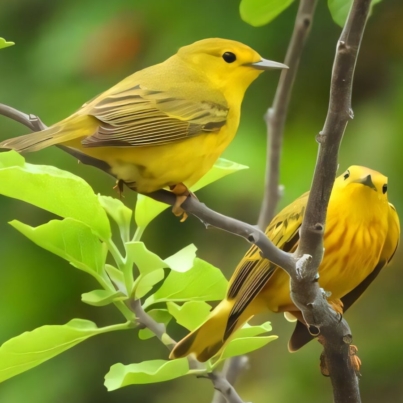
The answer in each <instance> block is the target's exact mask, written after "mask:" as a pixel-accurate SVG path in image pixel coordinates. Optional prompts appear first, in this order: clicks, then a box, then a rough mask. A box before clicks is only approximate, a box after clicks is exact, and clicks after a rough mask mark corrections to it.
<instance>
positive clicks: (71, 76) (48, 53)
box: [0, 0, 403, 403]
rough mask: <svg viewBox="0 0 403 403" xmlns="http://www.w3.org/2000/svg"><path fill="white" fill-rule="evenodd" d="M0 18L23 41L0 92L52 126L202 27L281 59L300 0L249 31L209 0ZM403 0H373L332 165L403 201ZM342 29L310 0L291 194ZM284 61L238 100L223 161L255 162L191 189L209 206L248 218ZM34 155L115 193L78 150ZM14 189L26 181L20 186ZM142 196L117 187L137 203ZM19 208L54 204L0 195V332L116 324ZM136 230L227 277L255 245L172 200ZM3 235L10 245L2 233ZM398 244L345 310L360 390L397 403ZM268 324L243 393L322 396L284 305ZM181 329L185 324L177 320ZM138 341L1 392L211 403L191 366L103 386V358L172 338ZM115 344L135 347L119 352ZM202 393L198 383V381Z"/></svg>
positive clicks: (57, 7)
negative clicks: (182, 216)
mask: <svg viewBox="0 0 403 403" xmlns="http://www.w3.org/2000/svg"><path fill="white" fill-rule="evenodd" d="M1 8H2V10H1V11H2V12H1V14H0V27H1V32H0V34H1V35H2V36H3V37H5V38H9V39H12V40H13V41H15V42H16V43H17V45H18V46H13V47H10V48H7V49H5V50H2V51H1V53H0V77H1V86H0V95H1V98H0V100H1V102H4V103H6V104H10V105H12V106H15V107H17V108H18V109H21V110H23V111H25V112H28V113H35V114H38V115H39V116H40V117H41V118H42V119H43V120H44V121H45V122H46V123H48V124H49V123H53V122H55V121H57V120H58V119H61V118H63V117H65V116H66V115H67V114H69V113H71V112H72V111H74V110H75V109H76V108H77V107H78V106H79V105H80V104H82V103H84V102H85V101H87V100H88V99H90V98H92V97H93V96H94V95H96V94H97V93H99V92H101V91H103V90H105V89H106V88H108V87H109V86H111V85H113V84H114V83H115V82H117V81H118V80H120V79H121V78H122V77H124V76H126V75H128V74H130V73H131V72H133V71H134V70H137V69H140V68H142V67H145V66H147V65H150V64H153V63H157V62H158V61H160V60H163V59H164V58H166V57H168V56H169V55H171V54H172V53H173V52H175V50H176V49H177V48H178V47H180V46H182V45H185V44H188V43H190V42H192V41H194V40H197V39H202V38H205V37H213V36H220V37H227V38H231V39H236V40H240V41H242V42H245V43H247V44H249V45H251V46H253V47H254V48H255V49H257V50H258V51H259V52H260V53H261V54H262V55H263V56H265V57H268V58H270V59H273V60H278V61H281V60H282V58H283V55H284V53H285V49H286V46H287V43H288V39H289V36H290V34H291V30H292V25H293V19H294V16H295V12H296V9H297V2H293V3H292V4H291V5H290V6H289V8H287V10H285V11H284V13H282V14H281V15H280V16H279V17H278V18H277V19H275V20H274V21H273V22H272V23H271V24H269V25H268V26H265V27H262V28H259V29H256V28H253V27H250V26H248V25H247V24H245V23H244V22H242V20H241V19H240V17H239V10H238V9H237V6H236V4H234V2H232V1H220V2H217V1H215V0H206V1H204V2H184V1H180V0H172V1H170V2H166V1H163V0H152V1H147V2H144V1H141V0H130V1H129V0H117V1H114V2H109V3H108V2H102V3H100V2H97V1H95V0H83V1H82V0H81V1H78V0H71V1H69V2H52V1H50V0H34V1H27V0H17V1H16V0H6V1H4V2H3V3H2V6H1ZM402 18H403V4H402V2H401V1H400V0H388V1H384V2H382V3H380V4H379V5H377V6H376V8H375V9H374V13H373V16H372V17H371V19H370V21H369V22H368V26H367V31H366V35H365V37H364V41H363V45H362V49H361V54H360V57H359V62H358V65H357V69H356V79H355V85H354V93H353V108H354V112H355V116H356V117H355V119H354V121H353V122H351V123H350V124H349V126H348V128H347V132H346V136H345V139H344V142H343V146H342V151H341V157H340V169H341V170H343V169H345V168H346V167H347V166H348V165H351V164H362V165H367V166H370V167H372V168H374V169H377V170H379V171H381V172H382V173H384V174H386V175H387V176H388V177H389V189H390V190H389V197H390V200H391V201H392V202H393V203H394V204H395V205H396V207H397V209H398V211H403V181H402V180H401V175H402V172H403V161H402V158H401V150H402V142H403V139H402V136H401V134H400V132H401V128H402V125H403V118H402V116H403V114H402V105H403V75H402V73H401V72H402V71H403V28H402V25H401V24H400V21H401V19H402ZM339 33H340V28H339V27H338V26H337V25H336V24H334V22H333V20H332V17H331V15H330V13H329V10H328V7H327V5H326V3H325V2H319V4H318V11H317V14H316V16H315V21H314V25H313V28H312V33H311V37H310V38H309V41H308V44H307V49H306V51H305V53H304V56H303V60H302V62H301V67H300V71H299V74H298V77H297V82H296V88H295V91H294V95H293V98H292V102H291V109H290V116H289V119H288V122H287V125H286V135H285V145H284V152H283V163H282V173H281V175H282V177H281V180H282V183H284V184H285V186H286V194H285V197H284V199H283V201H282V204H283V205H284V204H286V203H289V202H290V201H292V200H293V199H294V198H295V197H297V196H299V195H300V194H301V193H302V192H303V191H305V190H306V189H307V188H308V187H309V183H310V180H311V174H312V169H313V166H314V161H315V155H316V144H315V142H314V135H315V134H316V133H317V132H318V131H319V130H320V129H321V127H322V125H323V121H324V116H325V113H326V108H327V102H328V91H329V78H330V71H331V64H332V60H333V55H334V48H335V43H336V40H337V38H338V36H339ZM277 79H278V75H277V73H266V74H265V75H264V76H262V77H260V78H259V80H258V83H256V84H254V85H253V86H252V87H251V89H250V90H249V91H248V93H247V94H246V97H245V102H244V106H243V114H242V121H241V127H240V130H239V133H238V135H237V137H236V139H235V140H234V142H233V143H232V144H231V146H230V147H229V148H228V150H227V151H226V152H225V155H224V156H225V157H226V158H229V159H231V160H234V161H237V162H239V163H242V164H245V165H248V166H250V169H249V170H248V171H244V172H241V173H238V174H236V175H234V176H233V177H229V178H227V179H223V180H222V181H220V183H217V184H212V185H210V186H208V187H207V188H206V189H205V190H204V189H203V190H201V191H200V192H199V194H198V195H199V198H201V199H202V200H203V201H204V202H206V203H207V204H208V205H209V206H211V207H212V208H215V209H217V210H219V211H222V212H223V213H225V214H229V215H232V216H235V217H238V218H240V219H243V220H246V221H249V222H255V221H256V218H257V216H258V209H259V204H260V200H261V195H262V185H263V172H264V159H265V126H264V122H263V120H262V115H263V113H264V112H265V110H266V108H267V107H268V106H269V104H270V102H271V99H272V97H273V93H274V90H275V86H276V82H277ZM0 119H1V132H0V138H1V139H3V138H8V137H11V136H16V135H19V134H24V133H25V132H26V129H25V128H23V127H21V126H20V125H18V124H16V123H14V122H11V121H8V120H7V119H5V118H0ZM28 160H29V161H30V162H32V163H38V164H48V165H55V166H57V167H59V168H63V169H66V170H68V171H71V172H74V173H75V174H77V175H79V176H82V177H83V178H84V179H85V180H86V181H87V182H89V183H90V184H91V186H92V187H93V188H94V190H95V192H96V193H98V192H100V193H102V194H104V195H113V192H112V189H111V188H112V186H113V182H112V181H111V180H110V178H108V177H106V176H105V175H104V174H103V173H101V172H98V171H96V170H94V169H92V168H90V167H86V166H82V165H77V163H76V161H74V160H73V159H72V158H70V157H69V156H67V155H64V154H63V153H62V152H61V151H60V150H57V149H49V150H45V151H43V152H41V153H37V154H33V155H29V156H28ZM21 185H22V184H21ZM134 200H135V195H133V194H130V193H126V199H125V200H124V202H125V204H126V205H127V206H128V207H130V208H133V205H134ZM16 218H18V219H19V220H21V221H23V222H26V223H28V224H29V225H32V226H37V225H40V224H42V223H43V222H46V221H48V220H50V219H52V218H55V217H54V216H53V215H51V214H49V213H46V212H43V211H39V210H38V209H36V208H34V207H29V206H27V205H26V204H24V203H21V202H16V201H15V200H11V199H8V198H1V199H0V233H1V234H2V235H1V236H2V240H3V242H1V243H0V253H1V270H0V283H1V284H2V293H1V294H0V307H1V319H2V326H1V328H0V329H1V330H0V337H1V341H5V340H7V339H8V338H10V337H12V336H16V335H18V334H20V333H22V332H24V331H25V330H27V329H34V328H36V327H40V326H42V325H44V324H49V323H52V324H54V325H63V324H65V323H67V322H68V321H69V320H70V319H71V318H72V317H80V318H84V319H87V320H91V321H94V322H96V323H97V324H98V326H107V325H108V324H110V323H115V322H116V321H117V318H118V317H119V315H120V314H119V313H118V312H115V310H114V309H113V308H112V307H105V308H103V309H98V308H93V307H91V306H89V305H87V304H82V303H81V302H79V299H80V294H83V293H86V292H88V291H90V290H93V289H94V287H95V286H96V283H95V282H94V281H93V280H91V278H89V277H88V276H85V275H83V274H82V273H80V272H79V271H78V270H71V267H69V265H68V263H67V262H65V261H63V260H61V259H60V258H57V257H55V256H53V255H51V254H49V253H47V252H45V251H42V250H41V249H40V248H37V247H36V246H35V245H33V244H31V243H30V242H29V241H28V240H26V239H24V237H22V236H21V235H20V234H18V232H16V231H15V230H14V229H13V228H11V227H10V226H8V225H7V224H6V222H7V221H11V220H13V219H16ZM143 239H144V241H145V243H146V244H147V245H148V247H149V248H150V249H151V250H153V251H155V252H156V253H157V254H158V255H159V256H162V257H165V256H170V255H172V254H173V253H175V252H176V251H177V250H179V249H181V248H182V247H183V246H185V245H187V244H189V243H190V242H193V243H195V244H196V245H197V247H198V251H199V255H200V256H201V257H202V258H203V259H206V260H207V261H209V262H210V263H212V264H214V265H215V266H217V267H220V268H222V269H223V270H224V271H225V273H226V274H227V275H230V273H231V272H232V271H233V269H234V267H235V264H236V263H237V261H238V260H239V259H240V258H241V256H242V255H243V253H244V252H245V251H246V249H247V247H248V245H245V243H244V242H243V241H242V240H240V239H237V238H234V237H231V236H229V235H227V234H223V233H219V232H218V231H210V230H209V231H204V230H203V227H202V226H201V225H200V224H199V223H198V222H197V221H196V220H195V219H189V220H188V221H186V222H185V223H182V224H181V223H179V222H178V220H177V219H176V218H175V217H173V216H172V214H170V213H168V212H165V213H163V214H161V215H160V216H159V217H158V218H156V219H155V220H154V221H153V222H152V223H151V224H150V226H149V228H148V230H147V231H146V232H145V233H144V238H143ZM6 241H7V242H6ZM401 263H402V253H401V252H399V253H398V254H397V256H396V258H395V260H394V263H393V265H392V266H391V267H389V268H387V269H386V270H385V272H384V273H382V274H381V276H380V278H379V279H377V281H376V282H375V284H374V285H372V286H371V288H370V290H369V291H368V292H367V293H366V294H365V295H364V297H363V298H362V299H361V300H360V302H358V303H357V305H356V306H355V307H354V309H352V310H351V312H349V313H348V315H347V319H348V320H349V323H350V325H351V326H352V329H353V331H354V337H355V343H356V344H357V345H358V347H359V355H360V357H361V358H362V359H363V364H364V367H363V370H362V372H363V378H362V381H361V388H362V394H363V400H364V401H366V402H369V403H371V402H377V401H379V400H381V399H383V400H384V401H394V402H399V399H401V396H402V395H403V389H402V388H403V386H402V384H401V379H402V375H403V364H402V360H401V354H399V351H400V352H401V337H400V334H401V329H402V326H403V320H402V317H401V313H400V307H401V306H402V303H403V297H402V293H401V281H400V278H401V271H400V269H399V268H400V267H401ZM270 320H271V321H272V322H273V327H274V330H275V333H276V334H279V335H280V339H279V340H277V341H276V342H274V343H272V344H270V345H269V346H268V347H266V348H265V349H264V350H261V351H259V352H258V353H256V354H252V355H251V369H250V371H249V372H248V373H246V375H245V376H244V378H243V379H242V381H241V382H240V385H239V388H238V389H239V391H240V393H241V394H242V395H244V396H247V398H248V400H251V401H266V400H267V399H268V397H270V399H271V400H272V401H279V402H280V401H293V400H295V399H297V398H298V400H301V401H310V402H313V403H315V402H318V403H319V402H323V401H324V400H325V398H324V396H326V397H327V396H330V390H329V389H330V385H329V382H328V380H327V379H324V378H321V377H319V375H318V367H317V362H318V357H319V353H320V346H318V345H317V343H310V345H308V346H306V347H304V349H303V350H302V351H301V352H298V353H297V354H293V355H290V354H288V353H287V351H286V340H287V336H288V335H289V334H290V332H291V329H292V327H291V326H290V325H289V324H288V323H286V322H285V321H284V320H283V318H282V317H280V315H278V316H276V315H271V316H270ZM177 332H178V333H177V334H175V335H174V336H175V337H177V338H178V337H180V336H181V335H183V334H184V332H180V333H179V330H177ZM139 343H140V341H137V340H136V338H135V337H133V334H132V332H130V331H128V332H113V333H110V334H104V335H100V336H98V337H97V338H94V339H93V340H91V341H87V342H84V343H83V344H80V345H78V346H77V347H75V348H74V349H72V350H70V351H68V352H66V353H64V354H62V355H60V356H59V357H57V358H54V359H53V360H51V361H49V362H47V363H45V364H43V365H41V366H40V367H38V368H36V369H35V370H33V371H28V372H26V373H25V374H23V375H20V376H18V377H16V378H14V379H11V380H9V381H7V382H5V383H3V384H2V385H1V387H0V399H1V400H2V401H6V402H10V403H17V402H18V403H20V402H24V401H29V402H33V403H36V402H41V403H47V402H52V403H53V402H58V401H61V402H64V401H75V402H93V401H97V402H108V403H109V402H120V403H125V402H132V401H137V400H138V401H141V402H145V403H147V402H166V401H170V400H172V401H178V402H181V401H189V399H191V400H192V401H193V402H195V403H198V402H206V401H208V399H209V397H210V396H211V395H212V390H211V388H209V387H207V386H206V385H205V384H203V382H204V381H202V380H197V379H193V378H191V377H187V378H186V379H183V380H182V379H178V380H175V381H171V382H170V384H169V387H168V386H167V385H168V384H163V383H161V384H158V385H156V386H154V387H153V388H152V391H150V387H149V385H145V386H144V387H142V386H138V387H135V388H133V387H130V388H124V389H122V390H119V391H116V392H113V393H107V392H106V390H105V388H104V387H103V386H102V383H101V382H99V380H100V379H101V378H102V377H103V375H104V374H105V373H106V372H107V371H108V368H109V366H110V364H111V363H112V362H123V363H125V364H129V363H132V362H139V361H142V360H151V359H160V357H161V356H163V354H166V351H165V348H164V347H163V346H160V343H158V341H156V340H155V338H151V339H149V340H148V341H145V342H143V341H141V343H146V344H142V345H141V348H139V346H140V344H139ZM122 346H133V347H132V348H124V349H123V348H122ZM195 391H197V393H195Z"/></svg>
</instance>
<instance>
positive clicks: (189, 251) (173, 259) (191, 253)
mask: <svg viewBox="0 0 403 403" xmlns="http://www.w3.org/2000/svg"><path fill="white" fill-rule="evenodd" d="M196 251H197V248H196V246H195V245H193V244H192V243H191V244H190V245H188V246H185V247H184V248H183V249H181V250H180V251H179V252H176V253H175V254H174V255H172V256H170V257H168V258H166V259H164V262H165V263H166V265H167V267H169V268H170V269H172V270H175V271H179V272H182V273H183V272H185V271H188V270H190V269H191V268H192V267H193V263H194V260H195V258H196Z"/></svg>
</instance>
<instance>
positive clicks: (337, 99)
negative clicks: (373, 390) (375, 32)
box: [291, 0, 371, 403]
mask: <svg viewBox="0 0 403 403" xmlns="http://www.w3.org/2000/svg"><path fill="white" fill-rule="evenodd" d="M370 3H371V0H354V2H353V5H352V8H351V10H350V13H349V16H348V18H347V21H346V24H345V26H344V29H343V31H342V34H341V36H340V39H339V42H338V44H337V48H336V56H335V60H334V64H333V71H332V79H331V86H330V100H329V108H328V112H327V116H326V121H325V124H324V127H323V130H322V131H321V132H320V133H319V135H318V136H317V141H318V143H319V152H318V158H317V162H316V167H315V172H314V177H313V182H312V187H311V192H310V196H309V200H308V204H307V208H306V212H305V217H304V220H303V223H302V226H301V230H300V235H301V238H300V243H299V246H298V249H297V251H296V257H302V256H303V255H310V256H312V260H311V262H307V264H306V266H305V270H303V275H302V276H291V297H292V299H293V301H294V303H295V305H296V306H297V307H298V308H299V309H300V310H301V311H302V313H303V316H304V319H305V321H306V323H307V324H308V326H309V327H312V328H313V329H314V332H318V334H319V336H320V337H319V339H320V341H321V343H322V344H323V346H324V356H325V361H326V364H327V369H328V371H329V374H330V377H331V381H332V385H333V392H334V401H335V403H342V402H343V403H347V402H354V403H356V402H360V401H361V399H360V393H359V388H358V379H357V376H356V374H355V371H354V368H353V367H352V365H351V362H350V360H349V357H348V353H349V344H350V343H351V341H352V336H351V331H350V329H349V327H348V325H347V323H346V322H344V321H341V322H339V320H338V318H337V315H336V314H335V313H332V312H330V313H331V314H329V312H326V309H325V308H326V306H327V305H328V304H327V303H326V302H325V299H324V298H323V296H322V297H321V290H320V289H319V286H318V284H317V269H318V267H319V264H320V262H321V261H322V256H323V235H324V229H325V220H326V212H327V206H328V203H329V199H330V193H331V190H332V187H333V183H334V180H335V177H336V171H337V161H338V152H339V147H340V143H341V140H342V138H343V134H344V130H345V128H346V126H347V123H348V121H349V120H350V119H352V118H353V113H352V110H351V93H352V86H353V76H354V69H355V65H356V61H357V57H358V51H359V48H360V44H361V40H362V37H363V33H364V29H365V24H366V21H367V17H368V13H369V6H370ZM333 312H334V311H333Z"/></svg>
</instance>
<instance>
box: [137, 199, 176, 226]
mask: <svg viewBox="0 0 403 403" xmlns="http://www.w3.org/2000/svg"><path fill="white" fill-rule="evenodd" d="M168 207H169V205H168V204H165V203H161V202H158V201H155V200H153V199H150V198H149V197H147V196H144V195H141V194H139V195H137V203H136V208H135V210H134V220H135V221H136V224H137V226H138V227H141V228H145V227H147V225H148V224H150V222H151V221H152V220H154V218H155V217H157V216H158V215H159V214H161V213H162V212H163V211H164V210H166V209H167V208H168Z"/></svg>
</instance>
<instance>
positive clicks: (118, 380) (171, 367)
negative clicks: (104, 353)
mask: <svg viewBox="0 0 403 403" xmlns="http://www.w3.org/2000/svg"><path fill="white" fill-rule="evenodd" d="M188 372H189V365H188V361H187V359H186V358H180V359H178V360H172V361H165V360H152V361H143V362H141V363H139V364H130V365H123V364H115V365H112V367H111V369H110V371H109V372H108V373H107V374H106V375H105V386H106V388H107V389H108V391H111V390H116V389H119V388H122V387H124V386H128V385H133V384H136V385H137V384H145V383H156V382H164V381H169V380H171V379H175V378H179V377H180V376H183V375H186V374H187V373H188Z"/></svg>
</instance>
